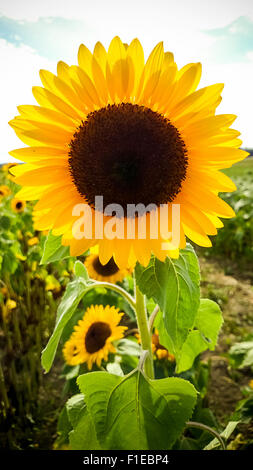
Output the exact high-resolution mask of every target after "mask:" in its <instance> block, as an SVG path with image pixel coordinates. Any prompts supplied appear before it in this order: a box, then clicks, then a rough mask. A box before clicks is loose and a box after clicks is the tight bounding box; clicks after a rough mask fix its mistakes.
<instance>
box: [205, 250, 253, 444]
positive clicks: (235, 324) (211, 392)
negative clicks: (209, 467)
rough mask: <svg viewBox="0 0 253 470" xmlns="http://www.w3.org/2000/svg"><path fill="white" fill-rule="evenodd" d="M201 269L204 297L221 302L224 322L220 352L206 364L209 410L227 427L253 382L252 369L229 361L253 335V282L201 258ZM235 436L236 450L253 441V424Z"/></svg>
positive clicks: (208, 355) (242, 427)
mask: <svg viewBox="0 0 253 470" xmlns="http://www.w3.org/2000/svg"><path fill="white" fill-rule="evenodd" d="M200 266H201V279H202V280H201V295H202V297H206V298H209V299H212V300H214V301H216V302H218V304H219V305H220V307H221V310H222V313H223V318H224V323H223V326H222V329H221V332H220V336H219V340H218V345H217V347H216V350H215V351H214V352H208V353H204V354H203V360H204V361H210V380H209V385H208V393H207V400H208V406H209V407H210V409H211V410H212V411H213V413H214V414H215V416H216V418H217V419H218V421H219V422H220V423H221V424H222V425H223V426H225V425H226V424H227V421H228V419H229V416H231V414H232V413H233V412H234V410H235V407H236V404H237V403H238V401H239V400H242V399H243V393H242V387H243V386H245V385H247V384H248V383H249V381H250V380H251V379H252V378H253V377H252V372H251V371H250V369H249V368H248V369H243V370H236V371H234V370H232V369H231V368H230V365H229V360H228V358H227V357H226V353H227V352H228V350H229V348H230V347H231V346H232V345H233V344H235V343H236V342H239V341H243V340H245V337H246V336H247V335H249V334H253V286H252V280H251V281H250V280H248V279H243V278H242V277H243V276H242V275H241V274H240V273H238V276H236V277H235V275H234V276H230V275H226V274H225V273H224V269H223V267H222V266H221V264H220V263H219V262H218V261H213V260H212V261H211V260H208V259H205V258H200ZM242 274H244V273H242ZM238 433H239V434H238ZM234 435H236V436H237V437H236V440H235V442H236V444H235V445H236V448H240V447H241V446H243V443H245V442H248V441H249V440H252V439H253V421H252V422H251V423H249V424H247V425H245V424H242V425H239V426H238V428H237V429H236V432H235V433H234ZM238 436H239V437H240V439H239V438H238ZM237 441H238V442H239V443H238V442H237ZM232 445H234V444H233V443H232Z"/></svg>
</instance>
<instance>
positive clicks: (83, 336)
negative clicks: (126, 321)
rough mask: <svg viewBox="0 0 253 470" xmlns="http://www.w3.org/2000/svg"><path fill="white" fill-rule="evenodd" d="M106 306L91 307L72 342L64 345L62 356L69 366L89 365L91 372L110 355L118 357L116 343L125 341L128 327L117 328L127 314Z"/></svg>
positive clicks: (81, 321)
mask: <svg viewBox="0 0 253 470" xmlns="http://www.w3.org/2000/svg"><path fill="white" fill-rule="evenodd" d="M118 310H119V309H117V308H115V307H110V306H109V305H107V306H106V307H103V305H91V307H89V308H88V309H87V310H86V312H85V314H84V317H83V319H82V320H79V322H78V324H77V325H76V326H75V327H74V333H72V335H71V337H70V339H69V340H68V341H67V342H66V343H65V345H64V348H63V355H64V357H65V360H66V362H67V363H68V364H70V365H76V364H82V363H84V362H87V365H88V369H89V370H90V369H91V368H92V364H93V363H94V362H96V364H97V365H98V366H100V365H101V361H102V359H104V360H105V361H107V359H108V354H109V353H110V352H111V353H115V352H116V349H115V347H114V346H113V344H112V343H113V341H116V340H117V339H120V338H122V337H123V334H124V331H125V330H126V329H127V327H126V326H118V324H119V322H120V320H121V317H122V316H123V315H124V313H119V311H118Z"/></svg>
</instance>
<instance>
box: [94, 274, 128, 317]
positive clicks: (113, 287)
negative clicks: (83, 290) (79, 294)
mask: <svg viewBox="0 0 253 470" xmlns="http://www.w3.org/2000/svg"><path fill="white" fill-rule="evenodd" d="M96 287H105V288H106V289H111V290H113V291H115V292H117V293H118V294H120V295H122V296H123V297H125V299H126V301H127V302H128V303H129V305H131V307H132V309H133V310H135V308H136V302H135V300H134V298H133V297H132V296H131V295H130V294H129V293H128V292H127V291H125V289H122V287H120V286H117V285H116V284H111V283H110V282H101V281H96V282H94V283H93V284H91V285H90V286H89V287H88V289H87V291H88V290H90V289H95V288H96Z"/></svg>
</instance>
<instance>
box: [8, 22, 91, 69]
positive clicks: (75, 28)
mask: <svg viewBox="0 0 253 470" xmlns="http://www.w3.org/2000/svg"><path fill="white" fill-rule="evenodd" d="M84 32H85V34H87V35H89V36H90V33H91V31H90V29H89V27H88V26H87V25H86V24H85V22H84V21H79V20H75V19H67V18H60V17H45V18H38V19H37V20H36V21H27V20H14V19H12V18H8V17H6V16H0V38H1V39H5V40H6V41H7V42H8V43H10V44H13V45H14V46H16V47H21V46H28V47H30V48H32V49H33V50H34V51H36V53H37V54H39V55H40V56H42V57H47V58H49V59H54V60H59V59H61V58H62V56H63V55H64V57H65V59H68V58H71V57H72V56H73V45H74V47H75V46H76V47H77V45H78V44H80V42H82V39H81V38H83V36H84Z"/></svg>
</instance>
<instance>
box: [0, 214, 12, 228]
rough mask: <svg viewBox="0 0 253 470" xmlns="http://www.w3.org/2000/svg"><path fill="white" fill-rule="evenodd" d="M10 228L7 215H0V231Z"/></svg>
mask: <svg viewBox="0 0 253 470" xmlns="http://www.w3.org/2000/svg"><path fill="white" fill-rule="evenodd" d="M10 226H11V219H10V217H7V215H2V217H0V227H1V229H4V230H8V229H9V228H10Z"/></svg>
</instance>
